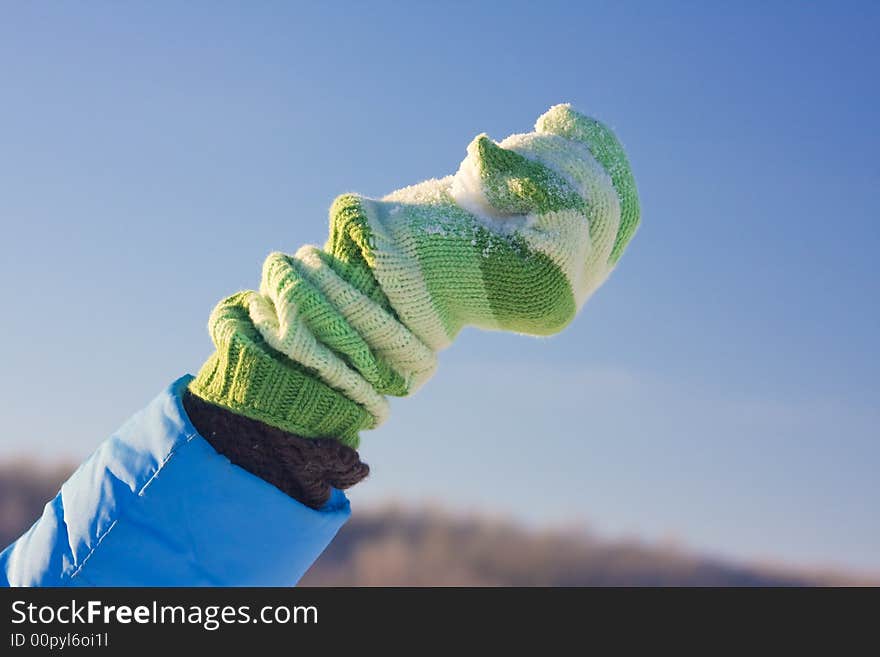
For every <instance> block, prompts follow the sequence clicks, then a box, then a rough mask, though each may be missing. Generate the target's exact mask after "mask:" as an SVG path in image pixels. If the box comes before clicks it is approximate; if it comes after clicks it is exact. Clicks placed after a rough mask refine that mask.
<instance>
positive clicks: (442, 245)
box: [190, 105, 639, 447]
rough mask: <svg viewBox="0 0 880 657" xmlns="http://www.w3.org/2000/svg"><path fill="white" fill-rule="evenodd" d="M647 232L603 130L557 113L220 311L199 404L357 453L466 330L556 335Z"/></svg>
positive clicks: (350, 197)
mask: <svg viewBox="0 0 880 657" xmlns="http://www.w3.org/2000/svg"><path fill="white" fill-rule="evenodd" d="M638 224H639V203H638V196H637V193H636V186H635V181H634V180H633V176H632V172H631V171H630V167H629V163H628V162H627V159H626V156H625V154H624V152H623V149H622V148H621V146H620V144H619V143H618V141H617V139H616V138H615V137H614V135H613V133H612V132H611V131H610V130H609V129H608V128H606V127H605V126H604V125H602V124H601V123H599V122H598V121H595V120H593V119H589V118H587V117H585V116H583V115H581V114H578V113H577V112H575V111H574V110H572V109H571V108H570V107H569V106H568V105H557V106H555V107H553V108H551V109H550V110H549V111H548V112H547V113H545V114H544V115H543V116H541V117H540V118H539V119H538V121H537V123H536V125H535V131H534V132H530V133H527V134H519V135H512V136H510V137H508V138H507V139H505V140H504V141H502V142H500V143H497V144H496V143H495V142H493V141H492V140H491V139H489V138H488V137H487V136H485V135H480V136H478V137H476V138H475V139H474V140H473V141H472V142H471V144H470V146H468V149H467V157H466V158H465V159H464V161H463V162H462V163H461V166H460V167H459V170H458V172H457V173H456V174H455V175H453V176H447V177H445V178H441V179H439V180H438V179H433V180H428V181H425V182H423V183H419V184H417V185H413V186H411V187H407V188H405V189H401V190H399V191H396V192H393V193H391V194H389V195H388V196H386V197H384V198H382V199H380V200H373V199H367V198H364V197H362V196H357V195H354V194H347V195H343V196H340V197H339V198H337V199H336V201H335V202H334V203H333V206H332V208H331V209H330V238H329V240H328V241H327V244H326V245H325V246H324V248H323V249H318V248H317V247H314V246H304V247H302V248H300V249H299V250H298V251H297V252H296V253H295V254H294V255H286V254H283V253H273V254H271V255H270V256H269V257H268V258H267V259H266V261H265V263H264V265H263V276H262V281H261V283H260V290H259V292H256V291H246V292H239V293H238V294H235V295H233V296H231V297H228V298H227V299H224V300H223V301H221V302H220V304H219V305H218V306H217V307H216V308H215V309H214V312H213V313H212V314H211V318H210V321H209V329H210V332H211V336H212V338H213V341H214V344H215V346H216V348H217V350H216V352H215V353H214V354H213V355H212V356H211V357H210V358H209V359H208V361H207V362H206V363H205V365H204V366H203V367H202V369H201V370H200V371H199V374H198V376H197V377H196V378H195V379H194V380H193V381H192V382H191V384H190V390H192V392H193V393H194V394H196V395H198V396H200V397H202V398H203V399H205V400H207V401H209V402H211V403H214V404H217V405H219V406H222V407H225V408H228V409H230V410H232V411H234V412H236V413H239V414H242V415H245V416H247V417H250V418H253V419H256V420H260V421H262V422H265V423H266V424H269V425H272V426H275V427H279V428H281V429H283V430H285V431H289V432H292V433H295V434H298V435H301V436H306V437H332V438H337V439H339V440H341V441H342V442H344V443H345V444H347V445H350V446H352V447H357V445H358V440H359V439H358V433H359V431H361V430H363V429H372V428H375V427H377V426H378V425H379V424H381V423H382V421H383V420H384V419H385V418H386V417H387V415H388V403H387V400H386V395H396V396H403V395H408V394H410V393H411V392H413V391H414V390H415V389H416V388H418V387H419V386H420V385H421V384H422V383H424V381H425V380H427V379H428V378H429V377H430V376H431V374H432V373H433V371H434V369H435V366H436V352H437V351H438V350H440V349H442V348H444V347H446V346H447V345H449V344H450V343H451V342H452V340H453V339H454V338H455V336H456V335H457V334H458V332H459V331H460V330H461V329H462V328H463V327H464V326H476V327H479V328H483V329H498V330H506V331H515V332H518V333H527V334H531V335H549V334H552V333H556V332H558V331H560V330H561V329H562V328H563V327H565V326H566V325H567V324H568V323H569V322H570V321H571V320H572V319H573V318H574V316H575V314H576V313H577V311H578V310H579V309H580V307H581V306H582V305H583V303H584V302H585V301H586V299H587V298H588V297H589V296H590V294H591V293H592V292H593V291H595V290H596V289H597V288H598V287H599V285H601V284H602V282H603V281H604V280H605V279H606V278H607V277H608V274H609V273H610V272H611V270H612V269H613V267H614V265H615V264H616V263H617V260H618V259H619V258H620V256H621V254H622V253H623V250H624V248H625V247H626V245H627V243H628V242H629V240H630V238H631V237H632V236H633V234H634V232H635V230H636V228H637V226H638Z"/></svg>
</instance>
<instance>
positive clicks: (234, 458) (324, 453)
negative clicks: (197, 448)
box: [183, 390, 370, 509]
mask: <svg viewBox="0 0 880 657" xmlns="http://www.w3.org/2000/svg"><path fill="white" fill-rule="evenodd" d="M183 407H184V409H186V412H187V415H189V419H190V421H191V422H192V423H193V426H194V427H195V428H196V430H197V431H198V432H199V434H200V435H201V436H202V437H203V438H204V439H205V440H207V441H208V442H209V443H210V444H211V446H212V447H213V448H214V449H215V450H217V451H218V452H219V453H220V454H223V455H224V456H225V457H226V458H228V459H229V460H230V461H231V462H232V463H234V464H235V465H237V466H239V467H242V468H244V469H245V470H247V471H248V472H250V473H251V474H254V475H256V476H257V477H260V478H261V479H263V480H264V481H267V482H268V483H270V484H272V485H273V486H275V487H276V488H279V489H280V490H282V491H283V492H285V493H287V494H288V495H290V496H291V497H292V498H294V499H296V500H298V501H300V502H302V503H303V504H305V505H307V506H310V507H311V508H313V509H317V508H320V507H321V506H323V505H324V504H325V503H326V502H327V500H328V499H329V498H330V487H331V486H332V487H333V488H339V489H345V488H349V487H351V486H354V485H355V484H356V483H357V482H359V481H361V480H362V479H363V478H364V477H366V476H367V475H368V474H369V473H370V466H368V465H367V464H366V463H364V462H363V461H361V459H360V456H359V455H358V453H357V452H356V451H355V450H353V449H352V448H351V447H348V446H346V445H343V444H342V443H340V442H338V441H336V440H333V439H331V438H303V437H301V436H297V435H295V434H292V433H287V432H285V431H282V430H281V429H277V428H275V427H271V426H269V425H267V424H263V423H262V422H259V421H257V420H252V419H251V418H247V417H244V416H241V415H236V414H235V413H233V412H231V411H228V410H226V409H225V408H221V407H220V406H216V405H214V404H211V403H209V402H206V401H205V400H203V399H201V398H200V397H197V396H196V395H194V394H192V393H191V392H190V391H189V390H187V391H186V392H185V393H184V395H183Z"/></svg>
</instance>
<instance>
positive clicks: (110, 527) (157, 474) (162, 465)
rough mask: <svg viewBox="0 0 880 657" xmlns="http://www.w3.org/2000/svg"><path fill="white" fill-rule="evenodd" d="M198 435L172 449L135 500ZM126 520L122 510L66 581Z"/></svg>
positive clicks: (191, 435) (135, 494) (136, 495)
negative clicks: (179, 451)
mask: <svg viewBox="0 0 880 657" xmlns="http://www.w3.org/2000/svg"><path fill="white" fill-rule="evenodd" d="M197 435H198V434H186V437H185V439H184V440H182V441H181V442H179V443H178V444H176V445H175V446H174V447H172V448H171V451H169V452H168V454H167V455H166V456H165V458H164V459H162V462H161V463H160V464H159V467H157V468H156V471H155V472H154V473H153V474H152V475H151V476H150V478H149V479H147V481H146V482H145V483H144V484H143V485H142V486H141V487H140V488H139V489H138V491H137V492H136V493H134V496H135V498H139V497H142V495H143V493H144V491H145V490H146V489H147V487H148V486H149V485H150V484H152V483H153V481H154V480H155V479H156V477H157V476H159V473H160V472H161V471H162V469H163V468H165V466H166V465H168V463H169V462H170V461H171V459H172V458H173V457H174V455H175V454H177V451H178V450H179V449H180V448H181V447H183V446H184V445H188V444H189V443H190V441H191V440H192V439H193V438H195V437H196V436H197ZM124 518H125V510H122V511H120V512H119V514H118V515H117V517H116V518H114V519H113V522H111V523H110V526H109V527H107V529H106V530H105V531H104V533H102V534H101V535H100V536H99V537H98V540H97V542H96V543H95V545H94V546H93V547H92V549H91V550H89V553H88V554H87V555H86V556H85V557H83V560H82V561H81V562H80V564H79V566H77V567H76V569H75V570H73V571H72V572H71V573H70V574H69V575H68V576H67V578H66V579H68V580H73V579H75V578H76V577H77V576H78V575H79V574H80V572H81V571H82V569H83V568H84V567H85V565H86V563H87V562H88V560H89V559H90V558H91V557H92V555H93V554H94V553H95V551H96V550H97V549H98V547H100V545H101V543H102V542H103V541H104V539H105V538H106V537H107V536H108V534H110V532H111V531H113V529H114V527H116V525H118V524H119V521H120V520H123V519H124ZM63 579H64V578H63V577H62V580H63Z"/></svg>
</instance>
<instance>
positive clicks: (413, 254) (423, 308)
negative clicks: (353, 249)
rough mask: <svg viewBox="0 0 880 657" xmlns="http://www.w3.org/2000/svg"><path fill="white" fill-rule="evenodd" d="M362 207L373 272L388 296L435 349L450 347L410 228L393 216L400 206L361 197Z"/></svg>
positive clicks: (448, 338)
mask: <svg viewBox="0 0 880 657" xmlns="http://www.w3.org/2000/svg"><path fill="white" fill-rule="evenodd" d="M361 206H362V207H363V209H364V212H365V213H366V216H367V222H368V224H369V226H370V232H371V233H372V237H373V250H372V253H373V257H374V262H373V263H371V266H372V270H373V275H374V276H375V277H376V280H378V281H379V285H381V287H382V291H383V292H385V296H387V297H388V300H389V301H390V302H391V305H392V306H393V307H394V310H395V311H396V312H397V314H398V315H399V316H400V318H401V319H402V320H403V322H404V323H405V324H406V326H407V328H409V330H411V331H412V332H413V333H414V334H415V335H416V336H418V338H419V339H420V340H421V341H422V342H424V343H425V344H426V345H428V346H429V347H430V348H431V349H432V350H434V351H438V350H440V349H443V348H444V347H448V346H449V344H450V343H451V342H452V340H451V339H450V337H449V335H448V334H447V333H446V329H445V328H444V326H443V322H442V320H441V319H440V316H439V314H438V313H437V310H436V309H435V308H434V303H433V301H432V300H431V295H430V293H429V292H428V288H427V286H426V284H425V278H424V275H423V274H422V270H421V267H420V266H419V261H418V257H417V251H416V245H415V242H414V240H413V237H412V235H411V234H410V230H411V227H410V226H409V225H407V223H406V222H403V221H394V218H393V216H392V215H391V212H393V211H394V210H395V209H399V207H400V206H398V205H396V204H393V203H383V202H381V201H373V200H371V199H362V200H361Z"/></svg>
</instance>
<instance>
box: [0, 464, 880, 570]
mask: <svg viewBox="0 0 880 657" xmlns="http://www.w3.org/2000/svg"><path fill="white" fill-rule="evenodd" d="M70 471H71V468H70V467H69V466H62V465H59V466H57V467H54V468H43V467H37V466H34V465H32V464H27V463H24V464H23V463H6V464H0V548H3V547H5V546H6V545H8V544H9V543H10V542H12V541H13V540H15V539H16V538H17V537H18V536H19V535H20V534H21V533H22V532H23V531H24V530H26V529H27V528H28V527H29V526H30V525H31V524H32V523H33V522H34V520H36V518H37V517H39V515H40V513H42V509H43V506H44V505H45V503H46V502H47V501H48V500H49V499H51V498H52V497H53V496H54V495H55V493H56V492H57V490H58V488H59V486H60V484H61V483H62V482H63V481H64V479H65V478H66V477H67V476H68V475H69V473H70ZM300 583H301V584H302V585H303V586H812V585H819V586H827V585H831V586H834V585H839V586H847V585H863V584H865V585H876V584H877V583H878V581H877V579H876V578H873V577H868V576H861V575H859V574H848V573H837V572H815V571H802V570H794V569H787V568H782V567H769V566H764V565H760V564H757V565H756V564H748V563H746V564H735V563H731V562H729V561H727V560H723V559H716V558H712V557H705V556H700V555H695V554H691V553H689V552H687V551H685V550H682V549H678V548H671V547H666V546H658V545H652V544H647V543H642V542H639V541H635V540H609V539H605V538H599V537H594V536H591V535H589V534H585V533H584V532H579V531H573V530H532V529H526V528H523V527H521V526H519V525H517V524H516V523H515V522H513V521H510V520H506V519H497V518H489V517H486V516H480V515H467V516H464V515H462V514H456V513H454V512H450V511H438V510H436V509H429V508H402V507H399V506H385V507H378V508H373V509H367V510H359V511H358V513H357V514H355V515H354V516H353V517H352V519H351V520H350V521H349V522H348V524H346V525H345V527H343V528H342V530H341V531H340V533H339V535H338V536H337V537H336V539H335V540H334V541H333V542H332V543H331V545H330V547H328V549H327V550H326V551H325V552H324V554H323V555H321V557H320V558H319V559H318V561H316V562H315V564H314V565H313V566H312V568H311V569H310V570H309V572H308V573H306V575H305V577H304V578H303V579H302V581H301V582H300Z"/></svg>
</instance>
